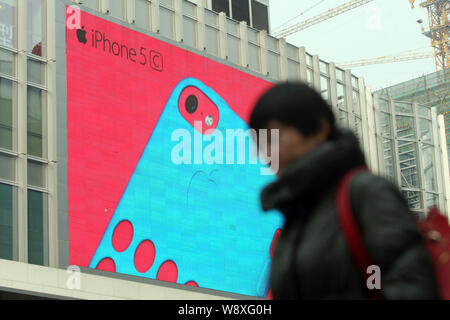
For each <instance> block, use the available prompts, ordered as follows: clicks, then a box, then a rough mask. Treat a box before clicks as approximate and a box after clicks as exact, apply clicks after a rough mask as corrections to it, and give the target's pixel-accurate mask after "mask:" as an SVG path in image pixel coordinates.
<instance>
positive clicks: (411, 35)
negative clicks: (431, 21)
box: [269, 0, 436, 90]
mask: <svg viewBox="0 0 450 320" xmlns="http://www.w3.org/2000/svg"><path fill="white" fill-rule="evenodd" d="M349 1H350V0H269V3H270V13H269V15H270V27H271V28H272V30H273V29H274V28H276V27H278V26H280V25H282V24H283V23H285V22H286V21H287V20H289V19H291V18H293V17H295V16H297V15H298V14H300V13H301V12H304V11H305V10H307V9H308V8H311V7H313V6H314V5H316V4H318V5H317V6H315V7H314V8H313V9H311V10H309V11H307V12H306V13H304V14H303V15H301V16H299V17H297V18H296V19H295V20H293V21H291V22H289V23H288V24H287V25H286V26H290V25H293V24H295V23H296V22H299V21H303V20H306V19H308V18H311V17H313V16H315V15H318V14H320V13H323V12H325V11H327V10H329V9H332V8H335V7H337V6H339V5H342V4H344V3H346V2H349ZM422 1H423V0H416V4H415V7H416V8H415V9H411V4H410V3H409V0H374V1H373V2H371V3H368V4H366V5H363V6H361V7H359V8H356V9H353V10H352V11H348V12H346V13H344V14H342V15H340V16H337V17H334V18H331V19H329V20H327V21H324V22H322V23H320V24H317V25H315V26H312V27H310V28H308V29H305V30H303V31H300V32H298V33H296V34H293V35H291V36H288V37H287V42H288V43H291V44H293V45H296V46H304V47H305V48H306V51H307V52H308V53H310V54H317V55H319V57H320V58H321V59H323V60H325V61H333V62H347V61H356V60H361V59H367V58H376V57H380V56H386V55H397V54H402V53H406V52H407V51H409V50H414V51H420V52H426V51H428V52H432V51H433V49H432V48H431V45H430V39H429V38H427V37H425V36H424V35H422V33H421V26H420V25H419V24H418V23H417V20H419V19H422V20H423V25H424V26H425V27H426V28H428V18H427V10H426V9H424V8H422V7H420V6H419V3H421V2H422ZM435 71H436V67H435V64H434V59H433V58H429V59H422V60H413V61H407V62H397V63H389V64H378V65H374V66H365V67H358V68H353V69H352V73H353V74H355V75H356V76H358V77H363V78H364V79H365V83H366V85H367V86H369V87H370V88H371V89H372V90H376V89H380V88H383V87H387V86H390V85H393V84H397V83H400V82H403V81H406V80H409V79H413V78H416V77H419V76H421V75H423V74H427V73H431V72H435Z"/></svg>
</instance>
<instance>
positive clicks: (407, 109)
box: [394, 101, 413, 114]
mask: <svg viewBox="0 0 450 320" xmlns="http://www.w3.org/2000/svg"><path fill="white" fill-rule="evenodd" d="M394 107H395V112H400V113H407V114H412V113H413V109H412V104H410V103H403V102H397V101H394Z"/></svg>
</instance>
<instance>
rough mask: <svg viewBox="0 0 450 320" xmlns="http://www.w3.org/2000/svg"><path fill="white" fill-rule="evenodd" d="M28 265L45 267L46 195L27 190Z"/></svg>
mask: <svg viewBox="0 0 450 320" xmlns="http://www.w3.org/2000/svg"><path fill="white" fill-rule="evenodd" d="M27 222H28V223H27V225H28V263H31V264H38V265H45V264H46V260H47V259H46V255H47V241H46V240H47V238H48V237H47V235H46V233H47V230H48V228H47V195H46V194H44V193H42V192H38V191H34V190H28V220H27Z"/></svg>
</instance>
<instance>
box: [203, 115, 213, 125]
mask: <svg viewBox="0 0 450 320" xmlns="http://www.w3.org/2000/svg"><path fill="white" fill-rule="evenodd" d="M205 123H206V125H207V126H208V127H211V126H212V125H213V117H211V116H209V115H208V116H206V118H205Z"/></svg>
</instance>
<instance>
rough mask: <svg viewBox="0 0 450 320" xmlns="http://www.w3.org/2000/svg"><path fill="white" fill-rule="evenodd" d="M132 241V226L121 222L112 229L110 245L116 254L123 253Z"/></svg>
mask: <svg viewBox="0 0 450 320" xmlns="http://www.w3.org/2000/svg"><path fill="white" fill-rule="evenodd" d="M131 240H133V225H132V224H131V222H130V221H128V220H123V221H121V222H119V224H117V226H116V228H115V229H114V233H113V238H112V245H113V247H114V250H116V251H117V252H122V251H125V250H126V249H127V248H128V246H129V245H130V243H131Z"/></svg>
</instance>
